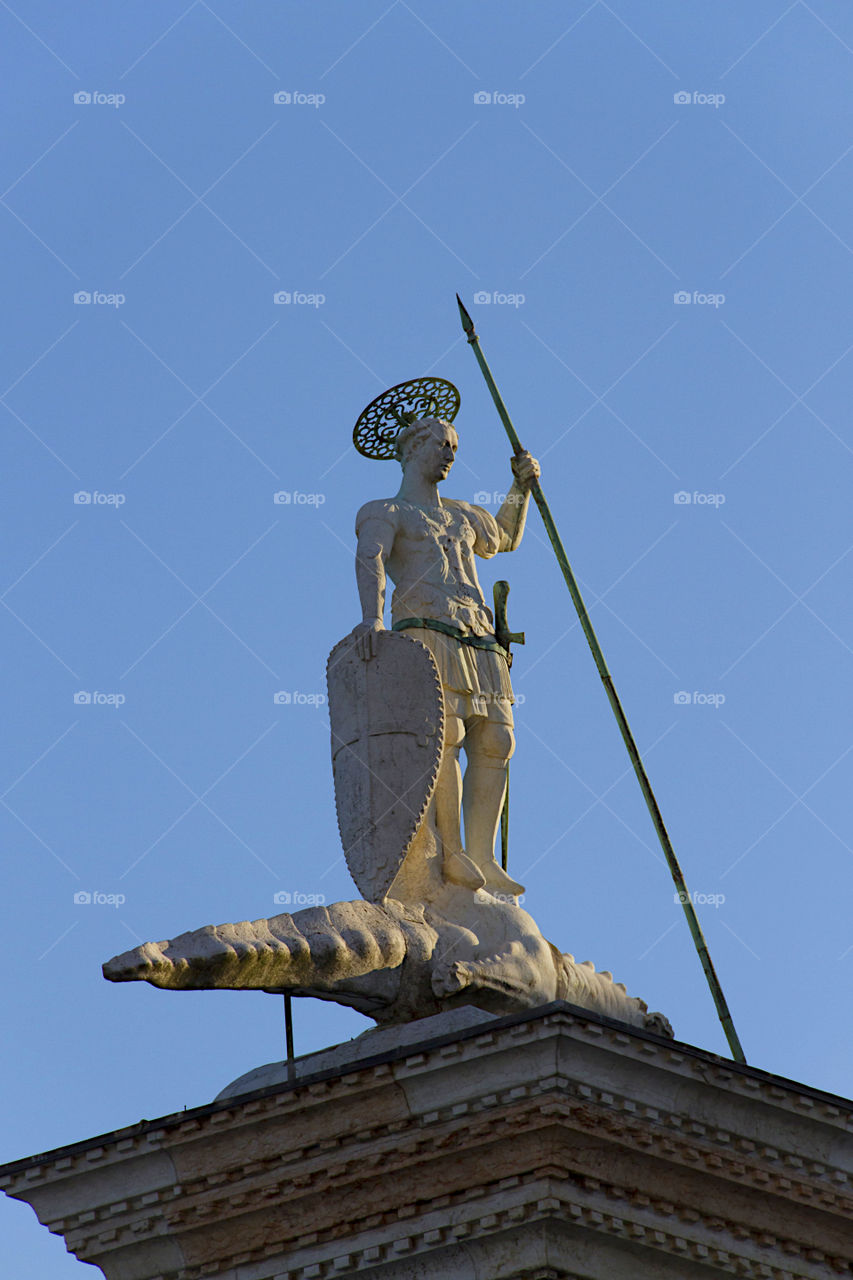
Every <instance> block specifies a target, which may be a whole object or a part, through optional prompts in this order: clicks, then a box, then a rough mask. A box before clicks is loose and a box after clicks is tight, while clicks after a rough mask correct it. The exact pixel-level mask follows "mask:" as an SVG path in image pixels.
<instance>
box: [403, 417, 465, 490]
mask: <svg viewBox="0 0 853 1280" xmlns="http://www.w3.org/2000/svg"><path fill="white" fill-rule="evenodd" d="M458 446H459V437H458V435H457V434H456V429H455V428H454V426H453V424H452V423H450V422H445V420H444V419H443V418H416V419H415V420H414V421H413V422H410V423H408V424H407V425H406V426H404V427H403V428H402V429H401V431H400V433H399V435H398V436H397V440H396V450H395V456H396V458H397V461H398V462H399V463H400V466H401V467H402V468H403V471H404V472H405V471H408V470H409V468H417V469H418V470H419V471H421V472H422V474H423V476H424V478H425V479H427V480H431V481H434V482H436V483H437V482H438V481H440V480H445V479H446V478H447V476H448V474H449V472H450V468H451V467H452V466H453V460H454V458H455V457H456V450H457V448H458Z"/></svg>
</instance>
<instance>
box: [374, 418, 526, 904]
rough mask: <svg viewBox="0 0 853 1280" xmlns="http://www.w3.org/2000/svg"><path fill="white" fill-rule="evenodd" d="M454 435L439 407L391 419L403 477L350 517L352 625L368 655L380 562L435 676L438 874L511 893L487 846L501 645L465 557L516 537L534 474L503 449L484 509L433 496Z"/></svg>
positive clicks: (497, 788) (506, 700)
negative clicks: (505, 464)
mask: <svg viewBox="0 0 853 1280" xmlns="http://www.w3.org/2000/svg"><path fill="white" fill-rule="evenodd" d="M386 394H387V393H386ZM458 443H459V441H458V436H457V434H456V431H455V430H454V428H453V426H452V424H451V422H449V421H447V420H446V419H444V418H438V417H433V416H426V417H419V418H414V417H413V418H412V420H411V421H406V422H404V425H403V426H402V428H401V429H400V431H399V434H398V435H397V437H396V440H395V457H396V458H397V461H398V462H399V463H400V465H401V467H402V470H403V478H402V483H401V485H400V488H399V490H398V491H397V494H396V496H395V497H393V498H386V499H378V500H377V501H374V502H368V503H366V505H365V506H363V507H362V508H361V510H360V511H359V513H358V516H357V518H356V534H357V537H358V552H357V556H356V578H357V581H358V593H359V597H360V600H361V608H362V621H361V622H360V623H359V624H358V626H357V627H356V628H355V630H354V631H353V636H354V637H355V639H356V640H357V643H358V652H359V655H360V657H361V658H362V660H363V661H368V662H369V661H370V660H371V658H372V657H373V656H374V651H375V637H376V635H377V633H380V632H382V631H383V630H384V623H383V620H382V619H383V608H384V604H385V586H386V574H387V576H388V577H390V578H391V580H392V582H393V583H394V594H393V598H392V601H391V619H392V624H393V630H394V631H406V633H407V634H408V635H410V636H411V637H413V638H414V639H417V640H419V641H420V642H421V643H422V644H424V645H426V647H427V649H429V651H430V653H431V654H432V656H433V658H434V659H435V663H436V666H437V667H438V672H439V677H440V680H441V688H442V694H443V699H444V750H443V753H442V759H441V763H440V767H439V772H438V777H437V781H436V786H435V794H434V800H433V811H432V813H431V815H430V817H431V820H432V821H433V822H434V825H435V828H436V829H437V833H438V837H439V840H440V844H441V857H442V871H443V875H444V877H445V879H447V880H450V881H452V882H453V883H454V884H459V885H464V886H466V887H467V888H469V889H480V888H483V887H485V888H486V889H487V890H488V891H489V892H490V893H495V894H502V895H507V896H518V895H519V894H522V893H523V892H524V888H523V886H522V885H520V884H519V883H518V882H517V881H515V880H513V879H512V878H511V877H510V876H509V875H508V874H507V873H506V872H505V871H504V870H502V868H501V867H500V865H499V864H498V862H497V861H496V860H495V857H494V845H495V837H496V834H497V828H498V824H499V822H500V815H501V809H502V806H503V802H504V792H505V790H506V785H507V765H508V763H509V759H510V757H511V755H512V753H513V750H514V746H515V738H514V735H513V720H512V702H513V696H512V687H511V685H510V678H509V666H508V661H507V657H508V655H507V651H506V649H505V648H504V647H503V646H502V645H501V643H500V642H499V640H498V638H497V637H496V635H495V623H494V618H493V616H492V613H491V611H490V610H489V609H488V608H487V607H486V603H485V600H484V599H483V593H482V591H481V589H480V584H479V582H478V581H477V570H476V566H475V561H474V557H475V556H482V557H484V558H489V557H491V556H493V555H495V554H496V553H497V552H500V551H514V550H515V549H516V547H517V546H518V545H519V543H520V542H521V538H522V534H523V532H524V524H525V519H526V516H527V507H528V503H529V501H530V495H529V485H530V483H531V482H532V481H533V480H536V479H537V478H538V476H539V464H538V463H537V462H536V461H535V460H534V459H533V458H531V456H530V454H529V453H521V454H520V455H518V456H517V457H514V458H513V459H512V469H513V480H512V484H511V486H510V489H509V492H508V493H507V495H506V498H505V501H504V503H503V506H502V507H501V508H500V510H499V511H498V513H497V515H496V516H493V515H491V514H490V512H488V511H485V510H484V509H483V508H482V507H477V506H472V505H471V504H470V503H467V502H460V501H457V500H455V499H451V498H441V497H440V496H439V491H438V486H439V484H440V483H441V482H442V481H444V480H446V479H447V477H448V475H449V473H450V469H451V467H452V466H453V461H454V459H455V457H456V450H457V447H458ZM462 747H464V750H465V755H466V760H467V767H466V770H465V777H464V781H463V779H462V775H461V769H460V765H459V752H460V748H462ZM463 813H464V831H465V842H464V848H463V842H462V837H461V831H460V827H461V822H460V819H461V816H462V814H463Z"/></svg>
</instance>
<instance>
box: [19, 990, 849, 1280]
mask: <svg viewBox="0 0 853 1280" xmlns="http://www.w3.org/2000/svg"><path fill="white" fill-rule="evenodd" d="M466 1024H467V1025H466ZM370 1037H373V1039H371V1038H370ZM383 1037H384V1038H383ZM389 1037H390V1038H389ZM299 1066H300V1074H299V1076H298V1077H297V1078H296V1079H295V1080H290V1081H288V1080H287V1079H286V1075H284V1077H283V1073H282V1072H281V1071H279V1073H278V1075H276V1074H275V1071H273V1073H272V1074H271V1075H270V1074H267V1075H264V1074H263V1073H261V1074H256V1075H254V1076H253V1077H252V1078H249V1079H248V1080H247V1079H246V1078H244V1080H243V1081H240V1082H237V1086H238V1087H239V1088H241V1089H244V1088H246V1087H247V1086H251V1088H250V1091H249V1092H239V1093H236V1094H230V1090H226V1091H225V1095H230V1096H220V1098H219V1099H217V1100H216V1101H215V1102H213V1103H211V1104H210V1105H208V1106H204V1107H197V1108H195V1109H194V1110H192V1111H186V1112H180V1113H178V1114H176V1115H172V1116H167V1117H164V1118H163V1119H161V1120H157V1121H144V1122H142V1123H140V1124H138V1125H135V1126H131V1127H130V1128H127V1129H123V1130H120V1131H118V1132H116V1133H111V1134H107V1135H104V1136H102V1137H98V1138H92V1139H90V1140H88V1141H85V1142H80V1143H76V1144H74V1145H72V1146H69V1147H64V1148H62V1149H60V1150H58V1151H52V1152H49V1153H47V1154H45V1155H41V1156H34V1157H32V1158H30V1159H27V1160H19V1161H16V1162H15V1163H13V1164H9V1165H6V1166H5V1167H4V1168H3V1169H2V1170H0V1185H2V1186H3V1188H4V1189H5V1190H6V1191H7V1193H8V1194H9V1195H11V1196H14V1197H16V1198H18V1199H21V1200H26V1201H27V1202H28V1203H29V1204H31V1205H32V1206H33V1208H34V1209H35V1211H36V1213H37V1214H38V1217H39V1219H40V1221H42V1222H43V1223H45V1225H46V1226H47V1227H49V1229H50V1230H51V1231H54V1232H57V1233H59V1234H61V1235H63V1236H64V1237H65V1240H66V1242H67V1245H68V1248H69V1249H70V1250H71V1251H72V1252H73V1253H75V1254H76V1255H77V1257H79V1258H81V1259H84V1260H85V1261H87V1262H92V1263H94V1264H95V1265H96V1266H98V1267H100V1268H101V1269H102V1271H103V1273H104V1275H105V1276H107V1277H108V1280H200V1278H201V1277H205V1276H215V1277H220V1280H345V1278H346V1277H354V1276H358V1277H359V1278H360V1280H430V1278H432V1277H436V1278H439V1277H440V1278H441V1280H644V1278H645V1277H656V1278H657V1277H660V1278H661V1280H663V1278H667V1280H709V1277H712V1276H716V1275H719V1276H723V1275H734V1276H743V1277H767V1278H768V1280H793V1278H794V1277H808V1278H809V1280H817V1278H818V1277H828V1276H838V1275H850V1274H853V1228H851V1220H853V1194H851V1172H853V1171H852V1170H851V1165H853V1141H851V1130H853V1105H851V1104H850V1103H849V1102H845V1101H844V1100H843V1099H840V1098H836V1097H834V1096H832V1095H830V1094H825V1093H820V1092H818V1091H817V1090H814V1089H809V1088H808V1087H806V1086H803V1085H799V1084H795V1083H793V1082H792V1081H789V1080H784V1079H781V1078H779V1077H776V1076H772V1075H769V1074H768V1073H766V1072H762V1071H758V1070H756V1069H754V1068H750V1067H738V1066H736V1065H735V1064H733V1063H731V1062H729V1061H727V1060H725V1059H722V1058H719V1057H717V1056H715V1055H714V1054H710V1053H706V1052H704V1051H702V1050H699V1049H695V1048H692V1047H691V1046H688V1045H683V1044H680V1043H678V1042H673V1041H671V1040H665V1039H663V1038H661V1037H659V1036H655V1035H652V1034H651V1033H648V1032H644V1031H638V1030H634V1029H629V1028H627V1027H626V1026H625V1025H624V1024H621V1023H618V1022H615V1021H613V1020H610V1019H607V1018H603V1017H598V1016H596V1015H594V1014H591V1013H588V1012H585V1011H583V1010H580V1009H578V1008H576V1007H574V1006H572V1005H567V1004H563V1003H556V1004H550V1005H544V1006H542V1007H540V1008H538V1009H535V1010H531V1011H528V1012H526V1013H523V1014H514V1015H512V1016H510V1017H504V1018H488V1017H486V1016H484V1015H482V1014H479V1015H475V1017H474V1018H466V1017H464V1016H463V1017H460V1016H458V1015H442V1016H441V1017H439V1018H431V1019H427V1020H425V1021H424V1022H423V1023H417V1024H412V1025H411V1026H409V1027H408V1028H406V1030H405V1034H404V1035H402V1036H397V1038H396V1040H395V1033H391V1032H380V1033H374V1032H371V1033H368V1035H367V1036H366V1037H360V1038H359V1040H358V1041H354V1042H352V1045H351V1046H347V1047H342V1048H341V1049H339V1050H337V1051H336V1056H335V1057H334V1058H332V1059H330V1058H328V1057H324V1056H323V1055H313V1056H312V1057H309V1058H307V1059H303V1060H301V1061H300V1064H299ZM232 1088H233V1086H232Z"/></svg>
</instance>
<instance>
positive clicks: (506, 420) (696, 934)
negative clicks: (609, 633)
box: [456, 293, 746, 1062]
mask: <svg viewBox="0 0 853 1280" xmlns="http://www.w3.org/2000/svg"><path fill="white" fill-rule="evenodd" d="M456 301H457V302H458V303H459V315H460V316H461V318H462V328H463V329H464V330H465V334H466V337H467V339H468V342H469V344H470V345H471V347H472V348H473V351H474V355H475V356H476V357H477V363H478V364H479V366H480V369H481V370H482V374H483V377H484V378H485V380H486V386H487V387H488V388H489V391H490V392H491V396H492V399H493V400H494V402H495V408H496V409H497V411H498V414H499V415H500V419H501V422H502V423H503V424H504V427H505V429H506V433H507V435H508V436H509V441H510V444H511V445H512V449H513V453H515V454H516V455H518V454H519V453H522V452H523V449H522V445H521V441H520V440H519V438H518V433H517V432H516V430H515V427H514V426H513V425H512V419H511V418H510V416H509V414H508V413H507V408H506V405H505V404H504V402H503V398H502V396H501V393H500V391H498V388H497V385H496V383H495V380H494V378H493V377H492V371H491V369H490V368H489V366H488V364H487V363H486V357H485V356H484V355H483V352H482V349H481V347H480V339H479V338H478V336H477V334H476V332H475V330H474V321H473V320H472V319H471V317H470V316H469V314H468V312H467V311H466V310H465V307H464V306H463V304H462V299H461V298H460V297H459V294H458V293H457V295H456ZM530 492H531V493H532V495H533V500H534V502H535V503H536V505H537V507H538V508H539V514H540V515H541V516H542V521H543V523H544V525H545V531H546V532H547V534H548V537H549V539H550V542H551V546H552V547H553V548H554V554H555V555H556V557H557V563H558V564H559V566H560V569H561V571H562V574H563V577H564V578H565V580H566V586H567V587H568V588H569V594H570V595H571V597H572V600H573V602H574V606H575V608H576V609H577V613H578V618H579V619H580V624H581V627H582V628H583V633H584V635H585V636H586V639H587V643H588V645H589V647H590V649H591V650H592V656H593V658H594V659H595V665H596V667H597V668H598V674H599V675H600V676H601V681H602V684H603V685H604V690H605V693H606V694H607V698H608V701H609V702H610V706H611V707H612V708H613V714H614V715H615V717H616V723H617V724H618V725H619V732H620V733H621V734H622V740H623V741H624V743H625V746H626V747H627V749H628V755H629V756H630V758H631V764H632V765H633V766H634V773H635V774H636V775H637V781H638V782H639V784H640V790H641V791H642V793H643V799H644V800H645V802H646V805H647V807H648V810H649V813H650V814H651V815H652V822H653V823H654V824H655V830H656V831H657V834H658V839H659V840H660V844H661V848H662V849H663V852H664V857H665V858H666V861H667V865H668V867H669V870H670V874H671V875H672V879H673V882H674V884H675V887H676V889H677V891H678V898H679V900H680V902H681V905H682V907H683V908H684V914H685V916H686V917H687V924H688V927H689V929H690V933H691V936H692V938H693V942H694V945H695V947H696V950H697V952H698V953H699V959H700V961H701V963H702V968H703V969H704V971H705V977H706V978H707V980H708V986H709V987H710V988H711V995H712V996H713V998H714V1004H715V1006H716V1009H717V1014H718V1016H719V1019H720V1022H721V1023H722V1024H723V1030H724V1031H725V1033H726V1039H727V1040H728V1042H729V1048H730V1049H731V1051H732V1057H733V1058H734V1060H735V1062H746V1058H745V1056H744V1052H743V1049H742V1048H741V1043H740V1040H739V1039H738V1034H737V1031H735V1024H734V1022H733V1021H732V1015H731V1013H730V1012H729V1006H728V1005H727V1003H726V997H725V996H724V995H723V988H722V987H721V986H720V980H719V978H718V977H717V974H716V972H715V970H714V965H713V962H712V960H711V955H710V952H709V951H708V944H707V943H706V941H705V937H704V935H703V933H702V926H701V925H700V924H699V919H698V917H697V915H696V911H695V910H694V907H693V899H692V897H691V896H690V893H689V891H688V888H687V885H686V883H685V880H684V876H683V874H682V871H681V867H680V866H679V865H678V859H677V858H676V856H675V850H674V849H673V847H672V841H671V840H670V838H669V833H668V831H667V829H666V826H665V825H664V821H663V817H662V815H661V811H660V809H659V808H658V802H657V800H656V799H655V796H654V792H653V791H652V784H651V783H650V782H649V777H648V774H647V773H646V770H645V766H644V765H643V761H642V759H641V757H640V753H639V751H638V750H637V744H636V742H635V741H634V735H633V733H632V732H631V726H630V725H629V724H628V719H627V717H626V715H625V712H624V710H623V709H622V703H621V702H620V701H619V695H618V694H617V692H616V687H615V685H614V684H613V677H612V676H611V674H610V672H609V671H608V669H607V663H606V662H605V660H604V654H603V653H602V651H601V645H600V644H599V643H598V637H597V636H596V634H595V631H594V630H593V626H592V623H591V622H590V619H589V614H588V613H587V611H586V605H585V604H584V602H583V596H582V595H581V593H580V588H579V587H578V584H577V582H576V580H575V575H574V574H573V573H572V567H571V565H570V564H569V558H568V556H567V555H566V551H565V548H564V546H563V544H562V542H561V540H560V535H559V533H558V532H557V526H556V525H555V524H554V517H553V516H552V515H551V509H550V507H549V506H548V503H547V502H546V500H545V494H544V493H543V492H542V486H541V485H540V483H539V481H538V480H534V481H533V483H532V484H531V485H530Z"/></svg>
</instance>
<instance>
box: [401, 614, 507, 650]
mask: <svg viewBox="0 0 853 1280" xmlns="http://www.w3.org/2000/svg"><path fill="white" fill-rule="evenodd" d="M410 627H425V628H426V629H427V631H441V632H442V633H443V634H444V635H446V636H450V637H451V638H452V639H453V640H458V641H459V643H460V644H467V645H470V646H471V648H472V649H488V651H489V652H490V653H499V654H500V655H501V657H503V658H506V657H507V651H506V649H505V648H504V647H503V645H502V644H498V642H497V640H496V639H495V637H494V636H473V635H467V634H466V633H465V632H464V631H460V630H459V628H458V627H454V625H453V623H452V622H439V621H438V619H437V618H401V619H400V620H399V622H395V623H394V625H393V626H392V628H391V630H392V631H406V630H408V629H409V628H410Z"/></svg>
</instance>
